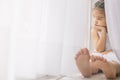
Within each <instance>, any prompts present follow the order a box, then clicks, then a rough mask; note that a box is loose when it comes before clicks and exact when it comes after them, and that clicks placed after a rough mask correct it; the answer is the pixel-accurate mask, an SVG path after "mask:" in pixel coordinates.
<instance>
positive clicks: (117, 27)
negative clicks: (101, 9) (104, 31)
mask: <svg viewBox="0 0 120 80" xmlns="http://www.w3.org/2000/svg"><path fill="white" fill-rule="evenodd" d="M119 7H120V0H105V11H106V19H107V28H108V35H109V37H110V43H111V47H112V49H113V51H114V52H115V54H116V56H117V57H118V59H119V60H120V35H119V34H120V9H119Z"/></svg>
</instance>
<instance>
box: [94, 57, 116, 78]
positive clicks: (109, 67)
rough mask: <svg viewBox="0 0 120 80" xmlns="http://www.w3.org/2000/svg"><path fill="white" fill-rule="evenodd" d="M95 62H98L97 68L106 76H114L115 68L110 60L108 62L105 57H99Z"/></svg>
mask: <svg viewBox="0 0 120 80" xmlns="http://www.w3.org/2000/svg"><path fill="white" fill-rule="evenodd" d="M96 63H97V64H98V67H99V69H101V70H102V71H103V73H104V74H105V76H106V78H108V79H115V78H116V68H115V65H113V63H112V62H108V61H107V60H106V59H104V58H101V60H97V61H96Z"/></svg>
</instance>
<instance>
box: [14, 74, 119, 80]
mask: <svg viewBox="0 0 120 80" xmlns="http://www.w3.org/2000/svg"><path fill="white" fill-rule="evenodd" d="M16 80H108V79H106V78H105V76H104V75H103V74H102V73H100V74H97V75H93V76H92V77H90V78H84V77H82V76H81V75H71V76H65V75H58V76H53V75H45V76H41V77H39V78H37V79H23V78H21V79H20V78H19V79H16ZM111 80H113V79H111ZM114 80H120V76H119V77H118V78H116V79H114Z"/></svg>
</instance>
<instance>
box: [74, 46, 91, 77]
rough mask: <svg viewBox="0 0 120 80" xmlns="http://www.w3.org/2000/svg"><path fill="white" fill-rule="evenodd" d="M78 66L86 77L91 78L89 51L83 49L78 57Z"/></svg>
mask: <svg viewBox="0 0 120 80" xmlns="http://www.w3.org/2000/svg"><path fill="white" fill-rule="evenodd" d="M75 59H76V65H77V67H78V69H79V71H80V72H81V73H82V75H83V76H84V77H90V76H91V69H90V63H89V60H90V55H89V51H88V49H86V48H84V49H81V50H80V51H79V52H78V54H77V55H76V58H75Z"/></svg>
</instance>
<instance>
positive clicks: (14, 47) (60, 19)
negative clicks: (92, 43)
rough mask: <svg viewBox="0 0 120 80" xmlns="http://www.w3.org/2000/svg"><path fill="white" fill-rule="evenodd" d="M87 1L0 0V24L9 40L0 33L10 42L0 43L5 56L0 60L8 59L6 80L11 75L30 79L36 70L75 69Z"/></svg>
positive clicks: (69, 71)
mask: <svg viewBox="0 0 120 80" xmlns="http://www.w3.org/2000/svg"><path fill="white" fill-rule="evenodd" d="M88 2H89V1H88V0H0V11H1V12H0V26H3V27H6V26H7V27H8V28H9V32H10V33H8V32H6V35H8V36H7V37H8V38H10V40H8V39H7V38H5V37H3V38H5V40H4V39H3V41H5V42H4V43H9V44H8V45H10V46H9V48H8V50H7V47H8V45H7V44H6V45H4V44H1V47H3V46H5V48H4V47H3V48H4V49H3V50H4V51H8V53H7V52H6V55H7V56H5V55H4V56H1V57H3V58H4V57H5V58H4V59H5V60H2V59H1V58H0V61H2V62H3V63H4V62H5V63H7V62H8V64H6V66H7V65H9V67H8V68H9V69H8V68H5V70H6V71H7V72H8V73H9V77H11V78H9V80H14V79H13V77H14V76H13V75H15V77H16V76H17V77H26V78H31V79H32V78H36V77H37V76H39V75H40V74H56V75H57V74H64V75H65V74H74V73H77V72H78V69H77V68H76V64H75V61H74V56H75V54H76V52H77V51H78V50H79V49H80V48H81V47H83V46H84V43H86V40H85V39H86V36H87V34H88V14H89V12H88V7H89V6H88V4H89V3H88ZM8 28H7V29H8ZM0 30H2V29H1V28H0ZM3 32H5V30H3ZM1 34H2V33H1ZM3 35H4V36H6V35H5V34H4V33H3ZM1 38H2V37H1ZM1 40H2V39H1ZM1 43H2V42H1ZM6 46H7V47H6ZM84 47H85V46H84ZM0 54H1V55H2V52H1V53H0ZM8 56H9V60H8V58H7V57H8ZM3 63H2V64H3ZM2 64H1V65H2ZM0 68H1V67H0ZM0 70H2V68H1V69H0ZM14 72H15V73H14ZM4 78H5V77H4ZM0 80H5V79H3V78H2V79H1V77H0Z"/></svg>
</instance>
